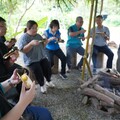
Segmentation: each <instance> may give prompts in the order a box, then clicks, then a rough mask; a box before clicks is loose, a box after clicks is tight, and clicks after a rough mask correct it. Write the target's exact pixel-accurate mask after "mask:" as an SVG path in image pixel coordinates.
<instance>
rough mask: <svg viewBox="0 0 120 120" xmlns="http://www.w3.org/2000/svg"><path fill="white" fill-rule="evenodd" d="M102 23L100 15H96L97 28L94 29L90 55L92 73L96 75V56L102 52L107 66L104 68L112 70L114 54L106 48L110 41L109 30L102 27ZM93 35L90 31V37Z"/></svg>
mask: <svg viewBox="0 0 120 120" xmlns="http://www.w3.org/2000/svg"><path fill="white" fill-rule="evenodd" d="M102 23H103V17H102V16H101V15H98V16H97V17H96V24H97V27H95V39H94V41H93V42H94V43H93V54H92V61H93V73H96V67H97V55H98V53H99V52H102V53H104V54H106V55H107V57H108V60H107V65H106V68H112V62H113V57H114V54H113V52H112V51H111V50H110V48H109V47H108V45H107V43H106V41H107V40H109V39H110V32H109V29H108V28H107V27H105V26H103V25H102ZM92 35H93V29H91V33H90V36H92Z"/></svg>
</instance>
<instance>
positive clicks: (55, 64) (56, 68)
mask: <svg viewBox="0 0 120 120" xmlns="http://www.w3.org/2000/svg"><path fill="white" fill-rule="evenodd" d="M58 71H59V59H58V57H57V56H54V66H53V67H52V73H53V74H57V73H58Z"/></svg>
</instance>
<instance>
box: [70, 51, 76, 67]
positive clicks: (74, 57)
mask: <svg viewBox="0 0 120 120" xmlns="http://www.w3.org/2000/svg"><path fill="white" fill-rule="evenodd" d="M71 62H72V69H74V68H76V64H77V53H75V54H74V55H73V57H72V60H71Z"/></svg>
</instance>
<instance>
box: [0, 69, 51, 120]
mask: <svg viewBox="0 0 120 120" xmlns="http://www.w3.org/2000/svg"><path fill="white" fill-rule="evenodd" d="M19 82H20V79H19V77H18V76H17V70H15V71H14V72H13V75H12V76H11V78H9V79H8V80H6V81H4V82H1V83H0V120H18V119H19V120H53V119H52V117H51V114H50V112H49V111H48V110H47V109H45V108H41V107H36V106H31V105H29V104H30V103H31V101H32V100H33V98H34V96H35V82H33V83H32V84H31V87H30V89H29V90H26V88H25V84H24V83H23V84H22V90H21V94H20V98H19V101H18V103H17V104H16V105H15V106H12V105H11V104H10V103H9V102H8V101H7V100H6V98H5V96H4V93H5V92H6V91H8V90H9V89H10V88H11V87H14V86H15V85H16V84H18V83H19ZM28 105H29V106H28Z"/></svg>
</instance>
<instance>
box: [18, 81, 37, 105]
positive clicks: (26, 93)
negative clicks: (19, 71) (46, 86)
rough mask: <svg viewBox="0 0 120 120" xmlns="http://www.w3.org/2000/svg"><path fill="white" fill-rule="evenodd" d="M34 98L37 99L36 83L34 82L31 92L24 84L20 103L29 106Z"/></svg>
mask: <svg viewBox="0 0 120 120" xmlns="http://www.w3.org/2000/svg"><path fill="white" fill-rule="evenodd" d="M34 97H35V81H33V83H32V85H31V88H30V89H29V90H26V87H25V84H24V83H22V90H21V94H20V99H19V103H21V104H22V105H25V106H27V105H29V104H30V103H31V102H32V100H33V98H34Z"/></svg>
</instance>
